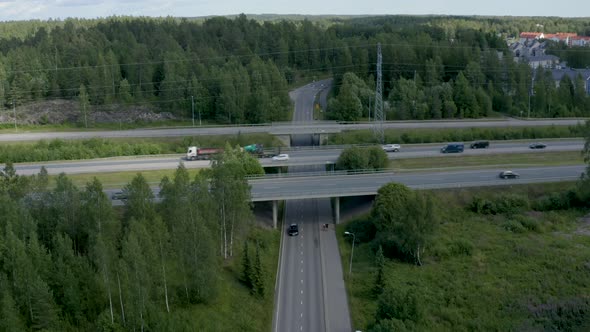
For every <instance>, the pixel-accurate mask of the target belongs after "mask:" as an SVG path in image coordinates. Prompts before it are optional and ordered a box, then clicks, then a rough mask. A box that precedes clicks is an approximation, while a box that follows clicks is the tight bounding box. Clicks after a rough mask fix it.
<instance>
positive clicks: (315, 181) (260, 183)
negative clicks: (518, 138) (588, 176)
mask: <svg viewBox="0 0 590 332" xmlns="http://www.w3.org/2000/svg"><path fill="white" fill-rule="evenodd" d="M585 167H586V165H573V166H556V167H527V168H514V169H513V170H514V171H516V172H518V173H519V174H520V178H518V179H510V180H507V179H500V178H499V177H498V175H499V173H500V172H501V171H503V170H504V169H500V168H493V169H489V168H488V169H475V170H474V169H471V170H457V171H445V172H436V171H430V172H406V173H393V172H371V173H360V174H359V173H356V174H349V173H342V172H335V173H325V172H322V173H291V174H282V175H281V174H279V175H272V176H271V175H266V176H263V177H259V178H250V179H249V180H248V182H249V184H250V186H251V199H252V201H253V202H262V201H272V202H273V225H274V226H275V227H276V225H277V217H278V215H277V214H278V202H279V201H281V200H291V199H305V198H333V202H334V211H335V216H334V218H335V222H336V223H339V221H340V197H350V196H367V195H376V194H377V190H379V188H381V187H382V186H383V185H385V184H387V183H390V182H397V183H401V184H404V185H406V186H408V187H410V188H414V189H445V188H466V187H484V186H498V185H517V184H526V183H545V182H558V181H576V180H578V179H579V178H580V176H581V174H582V173H583V172H584V171H585Z"/></svg>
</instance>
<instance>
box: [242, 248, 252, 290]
mask: <svg viewBox="0 0 590 332" xmlns="http://www.w3.org/2000/svg"><path fill="white" fill-rule="evenodd" d="M253 277H254V275H253V268H252V263H251V262H250V255H249V254H248V240H246V241H244V251H243V253H242V282H243V283H244V284H245V285H246V287H248V288H250V289H252V287H253V285H252V278H253Z"/></svg>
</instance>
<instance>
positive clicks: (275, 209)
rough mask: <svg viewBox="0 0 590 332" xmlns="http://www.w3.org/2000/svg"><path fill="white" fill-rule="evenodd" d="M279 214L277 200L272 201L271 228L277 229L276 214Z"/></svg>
mask: <svg viewBox="0 0 590 332" xmlns="http://www.w3.org/2000/svg"><path fill="white" fill-rule="evenodd" d="M278 214H279V201H272V228H273V229H277V218H278V217H277V216H278Z"/></svg>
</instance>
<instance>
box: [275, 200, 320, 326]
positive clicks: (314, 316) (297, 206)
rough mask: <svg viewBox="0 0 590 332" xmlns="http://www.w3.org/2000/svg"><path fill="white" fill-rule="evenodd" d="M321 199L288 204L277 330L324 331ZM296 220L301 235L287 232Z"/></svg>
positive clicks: (282, 247)
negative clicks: (320, 240) (320, 252)
mask: <svg viewBox="0 0 590 332" xmlns="http://www.w3.org/2000/svg"><path fill="white" fill-rule="evenodd" d="M323 200H326V199H323ZM319 201H320V200H318V199H305V200H294V201H289V202H287V204H286V210H285V223H284V225H283V227H282V228H283V234H284V235H283V238H282V243H281V264H280V270H279V276H278V277H279V281H278V286H279V287H278V288H277V295H276V296H277V299H278V300H277V301H276V303H275V315H276V318H275V319H276V321H275V322H276V324H275V327H274V331H277V332H278V331H281V332H282V331H285V332H295V331H297V332H300V331H323V330H324V324H325V323H324V306H323V303H324V298H323V278H322V273H321V272H322V266H321V260H320V255H319V250H320V248H319V245H320V242H319V232H320V229H319V222H318V213H319V211H318V210H319V209H318V203H319ZM292 223H296V224H298V226H299V235H298V236H288V235H287V227H288V225H290V224H292Z"/></svg>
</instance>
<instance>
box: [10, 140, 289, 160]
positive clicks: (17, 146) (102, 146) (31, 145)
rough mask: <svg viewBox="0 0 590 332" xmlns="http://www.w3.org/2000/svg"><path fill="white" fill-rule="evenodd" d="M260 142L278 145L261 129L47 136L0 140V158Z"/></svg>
mask: <svg viewBox="0 0 590 332" xmlns="http://www.w3.org/2000/svg"><path fill="white" fill-rule="evenodd" d="M254 143H259V144H263V145H264V146H268V147H271V146H281V145H282V144H281V141H280V140H279V139H277V138H276V137H275V136H273V135H270V134H264V133H256V134H241V133H237V134H235V135H215V136H187V137H169V138H163V137H162V138H117V139H101V138H91V139H83V140H60V139H55V140H49V141H36V142H18V143H16V142H0V161H1V162H6V161H12V162H14V163H18V162H35V161H54V160H81V159H93V158H107V157H118V156H136V155H157V154H169V153H185V152H186V150H187V148H188V147H189V146H201V147H221V148H223V147H225V145H226V144H230V145H231V146H236V145H239V146H245V145H249V144H254Z"/></svg>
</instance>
